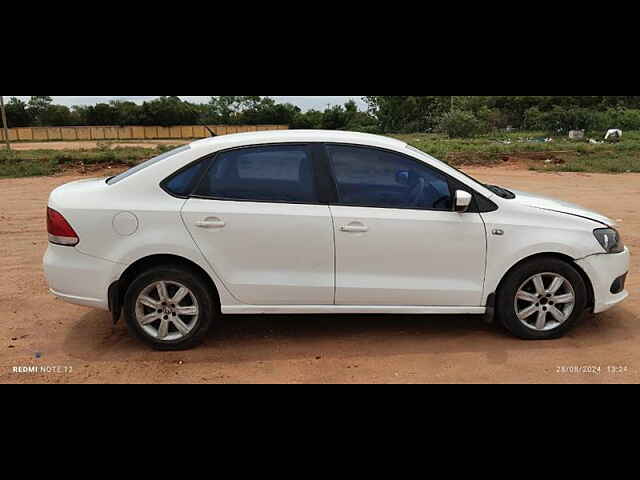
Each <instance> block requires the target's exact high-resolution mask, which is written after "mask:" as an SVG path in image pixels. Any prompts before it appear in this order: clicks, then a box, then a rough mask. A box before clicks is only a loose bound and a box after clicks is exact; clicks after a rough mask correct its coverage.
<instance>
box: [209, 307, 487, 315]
mask: <svg viewBox="0 0 640 480" xmlns="http://www.w3.org/2000/svg"><path fill="white" fill-rule="evenodd" d="M486 311H487V309H486V308H485V307H419V306H413V307H407V306H368V305H229V306H223V307H222V313H224V314H226V315H260V314H274V315H276V314H332V313H343V314H358V313H363V314H367V313H377V314H398V315H450V314H459V315H460V314H462V315H484V314H485V313H486Z"/></svg>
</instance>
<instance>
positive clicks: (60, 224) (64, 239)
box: [47, 208, 80, 247]
mask: <svg viewBox="0 0 640 480" xmlns="http://www.w3.org/2000/svg"><path fill="white" fill-rule="evenodd" d="M47 231H48V232H49V241H50V242H51V243H54V244H56V245H64V246H67V247H73V246H75V245H77V244H78V243H80V239H79V238H78V234H77V233H76V232H75V231H74V230H73V228H71V225H69V222H67V220H66V219H65V218H64V217H63V216H62V215H61V214H60V213H59V212H56V211H55V210H53V209H52V208H47Z"/></svg>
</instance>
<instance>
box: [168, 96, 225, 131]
mask: <svg viewBox="0 0 640 480" xmlns="http://www.w3.org/2000/svg"><path fill="white" fill-rule="evenodd" d="M178 100H180V101H181V102H182V103H183V104H184V105H186V106H187V108H188V109H189V110H191V111H192V112H193V113H195V114H196V118H197V119H198V123H199V124H200V125H202V126H203V127H204V128H206V129H207V131H208V132H209V134H210V135H211V136H212V137H217V136H218V135H216V134H215V133H214V131H213V130H211V129H210V128H209V125H207V124H205V123H204V122H203V121H202V120H200V114H199V113H198V112H197V111H195V110H194V109H193V108H192V107H191V105H189V103H188V102H185V101H184V100H182V99H181V98H180V97H178Z"/></svg>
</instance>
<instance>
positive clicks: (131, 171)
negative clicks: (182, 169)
mask: <svg viewBox="0 0 640 480" xmlns="http://www.w3.org/2000/svg"><path fill="white" fill-rule="evenodd" d="M190 148H191V147H190V146H189V145H185V146H184V147H178V148H176V149H174V150H170V151H168V152H165V153H163V154H162V155H158V156H157V157H153V158H151V159H149V160H147V161H146V162H142V163H141V164H139V165H136V166H135V167H133V168H130V169H129V170H127V171H126V172H124V173H121V174H120V175H116V176H115V177H112V178H110V179H109V180H107V184H109V185H113V184H116V183H118V182H121V181H122V180H124V179H125V178H128V177H130V176H131V175H133V174H135V173H138V172H140V171H142V170H144V169H145V168H147V167H150V166H151V165H155V164H156V163H158V162H161V161H163V160H166V159H168V158H171V157H173V156H174V155H178V154H180V153H182V152H186V151H187V150H189V149H190Z"/></svg>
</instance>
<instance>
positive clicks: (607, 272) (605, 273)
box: [576, 248, 631, 313]
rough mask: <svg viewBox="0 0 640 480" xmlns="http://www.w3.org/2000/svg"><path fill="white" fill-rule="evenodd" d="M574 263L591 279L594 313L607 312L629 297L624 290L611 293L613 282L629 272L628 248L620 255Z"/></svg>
mask: <svg viewBox="0 0 640 480" xmlns="http://www.w3.org/2000/svg"><path fill="white" fill-rule="evenodd" d="M576 263H577V264H578V265H579V266H580V267H581V268H582V269H583V270H584V271H585V272H586V274H587V275H588V276H589V278H590V279H591V284H592V285H593V294H594V297H595V298H594V300H595V301H594V307H593V312H594V313H601V312H604V311H606V310H609V309H610V308H611V307H614V306H615V305H617V304H619V303H620V302H622V301H623V300H625V299H626V298H627V297H628V296H629V292H627V291H626V290H622V291H620V292H618V293H612V286H613V285H614V282H616V280H618V279H619V278H620V277H622V276H623V275H625V274H627V273H628V272H629V267H630V263H631V256H630V253H629V249H628V248H625V250H624V252H622V253H616V254H608V255H607V254H602V255H592V256H590V257H587V258H583V259H582V260H578V261H577V262H576ZM614 291H615V290H614Z"/></svg>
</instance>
